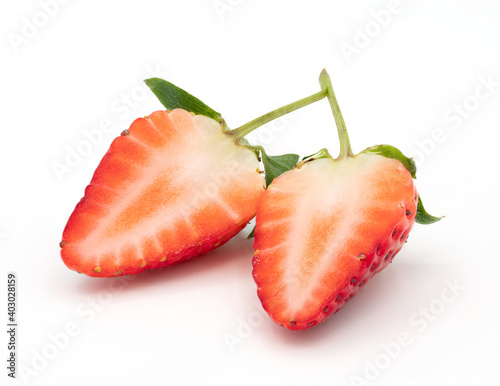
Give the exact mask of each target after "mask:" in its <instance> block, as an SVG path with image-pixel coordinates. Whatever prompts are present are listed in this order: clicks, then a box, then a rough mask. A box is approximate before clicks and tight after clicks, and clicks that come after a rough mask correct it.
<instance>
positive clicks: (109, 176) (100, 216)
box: [61, 109, 264, 276]
mask: <svg viewBox="0 0 500 386" xmlns="http://www.w3.org/2000/svg"><path fill="white" fill-rule="evenodd" d="M258 167H259V164H258V160H257V158H256V156H255V155H254V153H253V152H252V151H250V150H249V149H247V148H245V147H243V146H239V145H235V143H234V142H233V140H232V139H231V138H230V137H229V136H228V135H226V134H225V133H224V132H223V129H222V126H221V125H220V124H219V123H217V122H216V121H214V120H212V119H210V118H207V117H205V116H200V115H198V116H193V115H191V114H190V113H188V112H187V111H185V110H180V109H177V110H173V111H171V112H166V111H157V112H154V113H153V114H151V115H150V116H149V117H146V118H139V119H137V120H136V121H134V123H133V124H132V125H131V127H130V129H129V130H128V131H125V132H124V133H122V136H121V137H118V138H116V139H115V140H114V141H113V143H112V144H111V147H110V149H109V150H108V152H107V153H106V155H105V156H104V157H103V159H102V161H101V163H100V165H99V166H98V168H97V170H96V171H95V173H94V176H93V178H92V181H91V183H90V185H89V186H88V187H87V189H86V190H85V196H84V197H83V198H82V200H81V201H80V202H79V203H78V205H77V206H76V208H75V210H74V212H73V214H72V215H71V217H70V219H69V221H68V224H67V225H66V228H65V230H64V232H63V243H62V245H63V248H62V252H61V255H62V258H63V260H64V262H65V263H66V265H67V266H68V267H69V268H71V269H73V270H77V271H79V272H81V273H85V274H87V275H90V276H116V275H122V274H131V273H138V272H141V271H143V270H145V269H149V268H157V267H163V266H167V265H170V264H173V263H175V262H178V261H182V260H186V259H189V258H191V257H193V256H196V255H199V254H202V253H204V252H207V251H209V250H211V249H214V248H216V247H218V246H220V245H222V244H223V243H224V242H226V241H227V240H229V239H230V238H231V237H233V236H234V235H235V234H236V233H238V232H239V231H240V230H241V229H242V228H243V227H244V226H245V225H246V223H247V222H248V221H249V220H251V219H252V218H253V216H254V215H255V211H256V207H257V202H258V199H259V198H260V196H261V194H262V192H263V191H264V182H263V181H264V180H263V177H262V175H261V174H260V173H259V170H258Z"/></svg>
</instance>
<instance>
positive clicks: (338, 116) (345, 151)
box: [319, 69, 353, 159]
mask: <svg viewBox="0 0 500 386" xmlns="http://www.w3.org/2000/svg"><path fill="white" fill-rule="evenodd" d="M319 84H320V85H321V89H322V90H325V91H327V94H328V102H330V107H331V109H332V113H333V117H334V118H335V123H336V125H337V131H338V133H339V140H340V154H339V157H338V158H337V159H342V158H346V157H352V156H353V153H352V150H351V143H350V142H349V135H348V134H347V129H346V127H345V122H344V118H343V117H342V113H341V112H340V107H339V103H338V102H337V98H335V93H334V92H333V86H332V80H331V79H330V76H329V75H328V73H327V72H326V70H325V69H324V70H323V71H321V74H320V76H319Z"/></svg>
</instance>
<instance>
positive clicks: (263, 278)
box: [252, 72, 439, 330]
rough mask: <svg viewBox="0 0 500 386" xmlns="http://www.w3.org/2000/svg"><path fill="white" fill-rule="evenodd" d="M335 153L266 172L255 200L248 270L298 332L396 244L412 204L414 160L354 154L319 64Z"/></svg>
mask: <svg viewBox="0 0 500 386" xmlns="http://www.w3.org/2000/svg"><path fill="white" fill-rule="evenodd" d="M320 82H321V84H322V86H323V88H325V89H327V90H328V98H329V100H330V103H331V105H332V110H333V112H334V116H335V118H336V121H337V125H338V129H339V137H340V140H341V154H340V156H339V157H338V158H337V159H333V158H332V157H331V156H330V155H329V154H328V152H327V151H326V150H325V149H323V150H322V151H320V152H319V153H318V154H317V155H315V156H312V157H310V158H307V159H306V160H305V161H301V162H299V163H298V164H297V166H296V167H295V169H293V170H291V171H287V172H285V173H283V174H282V175H281V176H279V177H278V178H276V179H275V180H274V181H273V182H272V183H271V185H270V186H269V187H268V189H267V190H266V192H265V193H264V194H263V195H262V198H261V200H260V203H259V206H258V208H257V217H256V229H255V242H254V248H255V255H254V258H253V261H252V262H253V277H254V280H255V282H256V284H257V287H258V289H257V293H258V296H259V298H260V300H261V302H262V305H263V307H264V309H265V310H266V311H267V312H268V314H269V315H270V316H271V318H272V319H273V320H274V321H275V322H276V323H278V324H280V325H282V326H284V327H286V328H288V329H291V330H304V329H308V328H310V327H312V326H315V325H317V324H318V323H321V322H322V321H324V320H325V319H326V318H328V317H329V316H330V315H332V314H333V313H335V312H337V311H338V310H340V309H341V308H342V307H343V306H344V304H345V303H346V302H347V301H349V300H350V299H351V298H352V297H353V296H354V295H355V294H356V293H357V292H358V291H359V289H360V288H361V287H363V286H364V285H365V284H366V283H367V282H368V281H369V280H370V279H371V278H372V277H373V276H374V275H375V274H376V273H378V272H380V271H381V270H383V269H384V268H385V267H386V266H387V265H388V264H389V263H391V262H392V260H393V259H394V256H395V255H396V254H397V253H398V252H399V251H400V250H401V248H402V247H403V245H404V243H405V242H406V240H407V238H408V235H409V232H410V230H411V228H412V226H413V223H414V221H415V218H416V216H417V212H418V219H419V221H420V222H422V223H431V222H434V221H437V220H439V219H438V218H435V217H432V216H430V215H428V214H427V213H425V210H424V209H423V206H422V205H421V204H419V197H418V194H417V191H416V188H415V186H414V184H413V179H412V175H413V176H414V172H415V165H414V163H413V161H412V160H410V159H408V158H406V157H404V156H403V155H402V153H401V152H399V150H397V149H395V148H394V147H392V146H384V145H382V146H377V147H373V148H369V149H367V150H365V151H364V152H362V153H360V154H358V155H356V156H354V155H353V154H352V152H351V148H350V144H349V139H348V136H347V132H346V130H345V126H344V123H343V119H342V116H341V114H340V109H339V108H338V104H337V102H336V99H335V96H334V94H333V89H332V88H331V83H330V79H329V77H328V75H327V74H326V72H323V73H322V75H321V77H320Z"/></svg>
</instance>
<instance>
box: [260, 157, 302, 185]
mask: <svg viewBox="0 0 500 386" xmlns="http://www.w3.org/2000/svg"><path fill="white" fill-rule="evenodd" d="M261 153H262V163H263V164H264V170H265V171H266V187H267V186H269V185H270V184H271V182H272V181H273V180H274V179H275V178H276V177H278V176H279V175H280V174H283V173H284V172H286V171H288V170H291V169H293V167H294V166H295V164H296V163H297V162H298V160H299V156H298V155H297V154H283V155H273V156H269V155H267V154H266V152H265V151H264V149H261Z"/></svg>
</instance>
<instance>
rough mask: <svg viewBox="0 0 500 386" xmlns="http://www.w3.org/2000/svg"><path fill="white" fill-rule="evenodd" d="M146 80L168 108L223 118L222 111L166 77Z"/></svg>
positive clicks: (217, 118)
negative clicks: (213, 107)
mask: <svg viewBox="0 0 500 386" xmlns="http://www.w3.org/2000/svg"><path fill="white" fill-rule="evenodd" d="M144 82H145V83H146V84H147V86H148V87H149V88H150V89H151V91H153V93H154V94H155V95H156V97H157V98H158V99H159V100H160V102H161V104H162V105H163V106H165V107H166V108H167V110H173V109H177V108H179V109H184V110H187V111H190V112H192V113H194V114H199V115H205V116H207V117H209V118H212V119H215V120H216V121H217V122H220V121H221V119H222V118H221V115H220V113H218V112H217V111H215V110H213V109H211V108H210V107H208V106H207V105H206V104H205V103H203V102H202V101H200V100H199V99H198V98H196V97H194V96H192V95H191V94H190V93H188V92H187V91H184V90H183V89H181V88H179V87H177V86H176V85H174V84H172V83H170V82H167V81H166V80H164V79H160V78H150V79H146V80H145V81H144Z"/></svg>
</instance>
